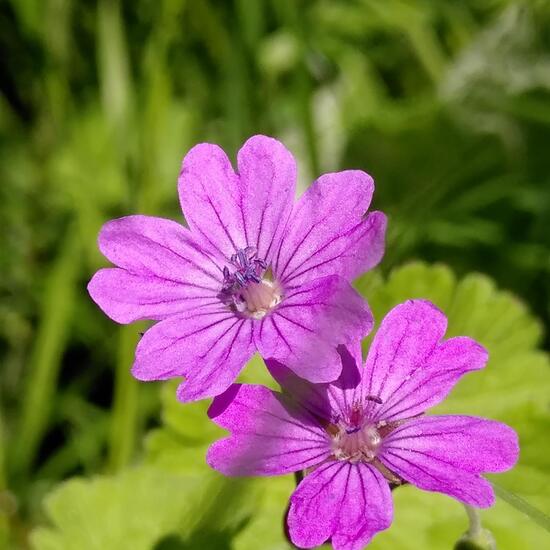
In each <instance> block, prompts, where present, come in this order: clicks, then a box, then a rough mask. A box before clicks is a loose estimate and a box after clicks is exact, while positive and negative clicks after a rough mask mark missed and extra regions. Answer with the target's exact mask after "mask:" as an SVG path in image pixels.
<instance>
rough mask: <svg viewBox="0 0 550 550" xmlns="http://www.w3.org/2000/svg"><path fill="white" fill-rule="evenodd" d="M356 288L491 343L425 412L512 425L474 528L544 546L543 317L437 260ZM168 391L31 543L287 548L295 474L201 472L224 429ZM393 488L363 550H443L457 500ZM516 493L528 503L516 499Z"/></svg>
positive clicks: (60, 496) (58, 499) (546, 379)
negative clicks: (138, 433)
mask: <svg viewBox="0 0 550 550" xmlns="http://www.w3.org/2000/svg"><path fill="white" fill-rule="evenodd" d="M357 286H358V288H359V290H360V291H361V292H362V293H363V294H365V295H367V296H368V297H369V299H370V303H371V305H372V307H373V310H374V313H375V316H376V318H377V319H378V320H379V319H381V317H382V316H383V315H384V314H385V313H386V312H387V311H388V309H389V308H391V307H393V306H394V305H396V304H397V303H400V302H402V301H403V300H405V299H408V298H409V297H410V298H420V297H422V298H427V299H430V300H432V301H434V302H435V303H436V304H437V305H438V306H439V307H441V308H442V309H444V310H445V311H446V312H447V314H448V316H449V330H448V334H449V335H450V336H452V335H458V334H466V335H469V336H472V337H474V338H476V339H478V340H479V341H481V342H482V343H483V344H484V345H485V346H486V347H487V348H488V350H489V352H490V357H491V359H490V362H489V364H488V366H487V367H486V369H484V370H483V371H480V372H475V373H471V374H469V375H468V376H466V377H465V378H464V379H463V380H462V381H461V382H460V383H459V384H458V385H457V387H456V388H455V389H454V390H453V392H452V394H451V395H450V397H449V398H448V399H447V400H446V401H445V402H444V403H443V404H441V405H440V406H438V407H437V408H436V409H434V412H437V413H460V414H478V415H482V416H486V417H489V418H494V419H498V420H502V421H505V422H507V423H509V424H510V425H511V426H513V427H514V428H515V429H516V430H517V431H518V433H519V435H520V440H521V458H520V462H519V464H518V465H517V466H516V468H514V470H512V471H511V472H508V473H506V474H503V475H498V476H491V478H492V479H493V478H494V479H495V480H496V482H497V483H498V484H499V487H498V488H497V494H499V495H501V494H506V493H507V494H508V495H509V494H510V493H509V492H510V491H511V492H513V495H512V499H510V498H506V501H505V500H501V499H500V498H499V499H498V501H497V504H496V506H495V507H494V508H492V509H490V510H487V511H482V519H483V523H484V526H485V527H487V528H488V529H489V530H490V531H491V532H492V534H493V535H494V537H495V538H496V540H497V543H498V547H499V548H500V549H502V550H516V549H517V548H522V549H525V550H537V549H539V548H541V547H544V545H545V544H550V533H548V532H546V531H545V530H544V529H543V528H542V527H540V526H539V525H538V524H537V521H538V519H537V518H536V517H535V516H536V514H537V513H538V512H537V511H536V510H535V512H533V510H532V506H536V507H538V508H539V509H540V510H542V511H543V512H546V513H550V495H548V492H547V490H546V489H547V481H548V476H547V472H548V469H549V467H550V463H549V461H550V458H549V453H548V452H545V451H547V450H548V449H547V441H546V429H545V428H546V427H547V426H548V422H549V421H550V412H549V408H548V405H549V397H548V396H549V395H550V360H549V357H548V355H547V354H545V353H543V352H541V351H538V350H537V345H538V342H539V340H540V338H541V327H540V323H538V322H537V321H536V320H535V319H534V318H533V316H532V314H530V313H529V311H528V310H527V309H526V307H525V306H524V304H523V303H521V302H520V301H519V300H518V299H517V298H515V297H514V296H513V295H511V294H509V293H507V292H503V291H499V290H497V289H496V287H495V285H494V283H493V282H492V281H491V280H490V279H488V278H487V277H485V276H482V275H478V274H473V275H468V276H466V277H464V278H462V279H460V280H457V278H456V277H455V276H454V275H453V273H452V271H451V270H449V268H447V267H445V266H443V265H434V266H430V265H427V264H423V263H414V264H409V265H406V266H404V267H402V268H399V269H396V270H395V271H393V272H392V273H391V274H390V276H389V277H388V279H387V280H386V281H384V280H383V279H382V278H381V277H380V275H379V274H377V273H372V274H369V275H367V276H365V277H363V278H361V279H360V280H359V281H358V282H357ZM260 363H261V362H260V361H258V360H256V359H253V360H252V364H251V365H249V366H248V367H247V369H245V374H244V376H245V379H246V381H248V382H256V383H259V382H260V383H261V382H263V381H264V380H265V379H266V374H265V369H264V368H262V367H263V366H262V365H261V364H260ZM175 390H176V384H175V383H166V384H165V385H164V386H163V389H162V427H160V428H157V429H155V430H153V431H152V432H150V433H149V435H148V436H147V439H146V442H145V453H144V458H143V462H142V465H140V466H138V467H135V468H133V469H130V470H128V471H123V472H121V473H120V474H118V475H117V476H114V477H100V478H95V479H93V480H91V481H85V480H73V481H69V482H67V483H65V484H64V485H61V486H60V487H59V488H57V489H55V490H54V492H53V493H52V494H51V495H50V496H49V497H48V498H47V499H46V501H45V508H46V512H47V515H48V517H49V519H50V521H51V522H52V523H53V526H52V527H44V528H40V529H38V530H37V531H36V532H35V533H34V535H33V538H32V540H33V545H34V548H35V549H36V550H49V549H53V548H56V549H59V550H64V549H71V550H72V549H76V548H78V549H79V550H88V549H90V550H91V549H94V548H98V549H99V548H124V547H125V546H124V544H126V545H130V544H131V547H132V548H136V549H139V548H144V549H145V548H153V547H154V544H155V543H157V542H159V541H161V539H163V538H164V537H167V536H169V535H173V536H177V537H179V539H178V540H181V541H183V542H182V544H187V543H189V541H195V542H194V544H198V542H196V541H197V539H196V537H197V536H198V533H203V535H204V534H205V532H208V533H211V535H212V536H217V537H218V538H216V541H217V544H219V545H220V547H221V548H225V547H227V548H229V547H231V548H234V549H235V550H253V549H256V548H258V547H259V546H260V545H261V547H262V548H266V549H268V550H278V549H280V550H282V549H286V548H290V546H289V545H288V543H287V542H286V540H285V538H284V536H283V516H284V511H285V509H286V506H287V503H288V497H289V495H290V494H291V492H292V490H293V487H294V480H293V479H292V476H282V477H275V478H267V479H251V480H230V479H224V478H223V477H222V476H220V475H218V474H217V473H215V472H212V471H210V470H209V469H208V467H207V466H206V464H205V459H204V457H205V453H206V449H207V447H208V445H209V444H210V443H212V442H213V441H214V440H216V439H218V438H220V437H223V435H224V432H223V430H221V429H220V428H218V427H217V426H215V425H214V424H213V423H211V422H210V421H209V420H208V419H207V416H206V410H207V407H208V405H207V403H205V402H200V403H194V404H190V405H182V404H180V403H178V401H177V400H176V398H175ZM502 488H504V489H502ZM393 494H394V501H395V521H394V524H393V525H392V527H391V528H390V529H389V530H388V531H387V532H384V533H382V534H380V535H378V536H377V537H376V539H375V541H374V542H373V543H372V545H371V546H370V548H373V549H378V548H380V549H382V548H395V549H397V550H401V549H402V550H409V549H412V548H418V547H423V548H452V547H453V544H454V543H455V542H456V541H457V540H458V538H459V537H460V535H461V534H462V533H463V532H464V531H465V530H466V527H467V525H466V523H467V521H466V515H465V514H464V510H463V509H462V506H461V505H460V504H459V503H457V502H456V501H454V500H452V499H450V498H448V497H446V496H443V495H438V494H434V493H427V492H422V491H420V490H418V489H416V488H414V487H412V486H405V487H401V488H399V489H397V490H395V491H394V493H393ZM522 498H523V499H525V501H527V502H528V503H530V505H531V507H530V506H529V505H527V506H522V505H521V503H520V504H518V499H522ZM522 510H523V512H526V513H527V515H525V514H524V513H522ZM528 516H533V517H535V521H533V519H531V518H530V517H528ZM541 517H542V516H541ZM539 519H540V518H539ZM185 541H187V543H186V542H185ZM117 545H118V546H117ZM127 547H129V546H127ZM190 547H193V546H190ZM197 547H198V546H197ZM182 548H186V546H182Z"/></svg>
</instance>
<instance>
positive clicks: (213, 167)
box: [178, 136, 296, 259]
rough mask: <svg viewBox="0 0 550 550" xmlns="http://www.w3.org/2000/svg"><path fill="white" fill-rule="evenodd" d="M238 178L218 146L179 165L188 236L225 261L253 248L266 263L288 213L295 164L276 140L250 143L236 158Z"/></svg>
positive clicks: (199, 149) (196, 151)
mask: <svg viewBox="0 0 550 550" xmlns="http://www.w3.org/2000/svg"><path fill="white" fill-rule="evenodd" d="M238 167H239V174H236V173H235V172H234V170H233V167H232V166H231V162H230V161H229V159H228V158H227V155H226V154H225V153H224V152H223V151H222V149H220V148H219V147H218V146H217V145H211V144H208V143H203V144H200V145H197V146H195V147H193V149H191V151H189V153H188V154H187V155H186V157H185V158H184V159H183V163H182V169H181V172H180V176H179V180H178V187H179V194H180V202H181V207H182V209H183V212H184V214H185V219H186V220H187V222H188V223H189V226H190V227H191V228H192V229H193V231H196V232H198V233H199V234H200V235H201V237H202V239H203V240H204V241H205V242H207V243H209V245H210V246H212V247H214V248H216V249H217V251H218V253H219V254H220V255H221V256H222V257H224V258H229V257H231V255H232V254H234V253H235V252H236V251H237V250H238V249H239V248H244V247H246V246H254V247H256V248H257V249H258V256H259V257H260V258H263V259H268V258H269V257H270V256H271V254H272V253H273V251H274V250H276V249H277V247H278V245H279V241H280V239H281V235H282V232H283V230H284V227H285V225H286V221H287V219H288V216H289V215H290V211H291V209H292V202H293V198H294V190H295V186H296V163H295V161H294V158H293V157H292V155H291V154H290V153H289V152H288V151H287V149H286V148H285V147H284V146H283V145H282V144H281V143H280V142H278V141H277V140H275V139H273V138H269V137H266V136H254V137H251V138H250V139H249V140H248V141H247V142H246V143H245V144H244V145H243V147H242V149H241V150H240V151H239V153H238Z"/></svg>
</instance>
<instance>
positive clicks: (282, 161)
mask: <svg viewBox="0 0 550 550" xmlns="http://www.w3.org/2000/svg"><path fill="white" fill-rule="evenodd" d="M237 164H238V168H239V175H240V184H241V194H242V203H241V204H242V215H243V225H244V231H245V238H246V242H247V243H248V244H249V245H251V246H254V247H256V249H257V251H258V256H259V257H260V258H263V259H265V260H266V261H267V262H268V263H270V259H271V256H272V255H273V253H274V252H275V251H276V250H278V248H279V244H280V240H281V236H282V234H283V231H284V229H285V226H286V222H287V220H288V217H289V215H290V212H291V210H292V205H293V202H294V194H295V192H296V162H295V160H294V157H293V156H292V154H291V153H290V152H289V151H288V150H287V149H286V148H285V146H284V145H283V144H282V143H280V142H279V141H277V140H276V139H273V138H270V137H267V136H253V137H251V138H250V139H249V140H248V141H247V142H246V143H245V144H244V145H243V147H242V148H241V150H240V151H239V154H238V156H237Z"/></svg>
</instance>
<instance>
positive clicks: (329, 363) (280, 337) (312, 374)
mask: <svg viewBox="0 0 550 550" xmlns="http://www.w3.org/2000/svg"><path fill="white" fill-rule="evenodd" d="M372 324H373V319H372V314H371V312H370V309H369V307H368V304H367V303H366V302H365V301H364V300H363V299H362V298H361V297H360V296H359V295H358V294H357V293H356V292H355V290H353V288H352V287H351V286H350V285H349V283H347V282H346V281H344V280H343V279H341V278H340V277H337V276H329V277H323V278H321V279H317V280H315V281H312V282H310V283H308V284H305V285H303V286H302V287H300V288H299V289H292V290H290V291H289V293H288V295H287V296H285V298H284V299H283V301H282V303H281V304H280V305H279V306H278V308H277V309H276V310H274V311H273V312H272V313H271V314H270V315H268V316H266V317H265V318H264V319H263V320H262V322H261V325H260V327H259V329H258V331H257V333H256V345H257V346H258V350H259V351H260V353H261V355H262V356H263V357H264V359H275V360H277V361H279V362H281V363H283V364H284V365H285V366H287V367H288V368H289V369H291V370H292V371H294V372H295V373H296V374H297V375H298V376H301V377H302V378H305V379H306V380H309V381H310V382H315V383H319V382H330V381H333V380H335V379H336V378H338V376H339V374H340V372H341V368H342V366H341V360H340V357H339V355H338V353H337V351H336V348H337V346H338V345H340V344H355V343H356V342H357V341H358V340H359V339H360V338H362V337H364V336H365V335H367V334H368V332H369V331H370V329H371V328H372Z"/></svg>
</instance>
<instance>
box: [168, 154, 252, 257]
mask: <svg viewBox="0 0 550 550" xmlns="http://www.w3.org/2000/svg"><path fill="white" fill-rule="evenodd" d="M178 191H179V196H180V203H181V208H182V210H183V213H184V215H185V219H186V221H187V223H188V224H189V227H190V228H191V229H192V230H193V232H194V233H197V234H198V235H200V237H201V239H202V240H203V241H204V242H205V243H208V244H209V246H211V247H213V248H215V249H216V250H217V252H218V254H219V255H220V256H221V257H224V258H228V257H230V256H231V255H232V254H234V253H235V251H236V250H237V249H239V248H244V247H246V245H247V243H246V239H245V232H244V226H243V216H242V209H241V193H240V183H239V178H238V176H237V175H236V174H235V172H234V170H233V167H232V166H231V162H230V160H229V158H228V157H227V155H226V154H225V153H224V151H223V150H222V149H221V148H220V147H218V146H217V145H213V144H210V143H200V144H199V145H195V147H193V148H192V149H191V150H190V151H189V152H188V153H187V155H186V156H185V158H184V159H183V162H182V166H181V171H180V175H179V178H178Z"/></svg>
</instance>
